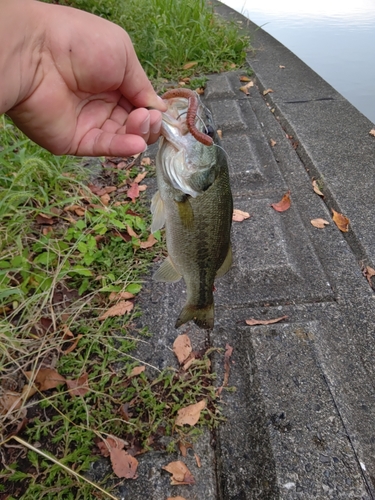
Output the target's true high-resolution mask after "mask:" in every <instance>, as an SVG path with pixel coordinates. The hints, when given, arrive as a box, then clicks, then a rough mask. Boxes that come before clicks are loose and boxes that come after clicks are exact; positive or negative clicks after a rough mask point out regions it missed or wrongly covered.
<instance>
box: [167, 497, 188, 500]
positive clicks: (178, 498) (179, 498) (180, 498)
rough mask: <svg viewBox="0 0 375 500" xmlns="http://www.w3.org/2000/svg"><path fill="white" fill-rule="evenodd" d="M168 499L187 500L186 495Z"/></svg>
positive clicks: (168, 499)
mask: <svg viewBox="0 0 375 500" xmlns="http://www.w3.org/2000/svg"><path fill="white" fill-rule="evenodd" d="M167 500H186V498H184V497H168V498H167Z"/></svg>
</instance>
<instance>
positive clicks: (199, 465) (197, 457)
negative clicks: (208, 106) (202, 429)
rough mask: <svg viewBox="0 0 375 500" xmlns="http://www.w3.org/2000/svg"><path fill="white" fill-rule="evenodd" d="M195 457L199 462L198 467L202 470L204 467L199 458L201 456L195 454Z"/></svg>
mask: <svg viewBox="0 0 375 500" xmlns="http://www.w3.org/2000/svg"><path fill="white" fill-rule="evenodd" d="M194 457H195V461H196V462H197V467H199V468H201V467H202V462H201V459H200V458H199V456H198V455H197V454H196V453H194Z"/></svg>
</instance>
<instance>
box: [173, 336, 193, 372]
mask: <svg viewBox="0 0 375 500" xmlns="http://www.w3.org/2000/svg"><path fill="white" fill-rule="evenodd" d="M192 350H193V349H192V347H191V342H190V339H189V337H188V336H187V335H185V334H184V335H179V336H178V337H177V338H176V340H175V341H174V342H173V352H174V353H175V355H176V357H177V359H178V362H179V363H180V365H182V364H183V362H184V361H185V360H186V359H187V358H188V357H189V356H190V353H191V351H192Z"/></svg>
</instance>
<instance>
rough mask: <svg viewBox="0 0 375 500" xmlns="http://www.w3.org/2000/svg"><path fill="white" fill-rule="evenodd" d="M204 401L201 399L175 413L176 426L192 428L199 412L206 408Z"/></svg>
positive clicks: (198, 417) (199, 414)
mask: <svg viewBox="0 0 375 500" xmlns="http://www.w3.org/2000/svg"><path fill="white" fill-rule="evenodd" d="M206 404H207V402H206V400H205V399H202V400H201V401H199V402H198V403H194V404H192V405H189V406H185V407H184V408H181V409H180V410H178V412H177V418H176V421H175V425H176V426H182V425H190V426H194V425H195V424H196V423H197V422H198V420H199V419H200V416H201V412H202V410H204V409H205V408H206Z"/></svg>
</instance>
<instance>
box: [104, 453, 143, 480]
mask: <svg viewBox="0 0 375 500" xmlns="http://www.w3.org/2000/svg"><path fill="white" fill-rule="evenodd" d="M110 458H111V464H112V469H113V472H114V473H115V474H116V476H117V477H125V478H126V479H136V478H137V477H138V475H137V468H138V460H137V459H136V458H134V457H132V456H131V455H129V453H127V452H126V451H125V450H120V449H119V448H112V449H111V451H110Z"/></svg>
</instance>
